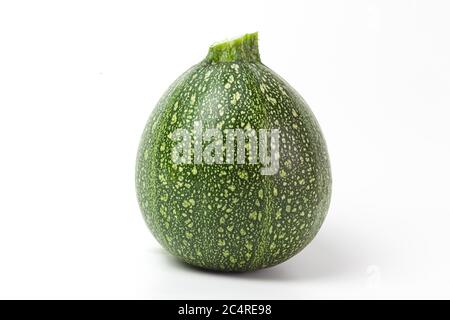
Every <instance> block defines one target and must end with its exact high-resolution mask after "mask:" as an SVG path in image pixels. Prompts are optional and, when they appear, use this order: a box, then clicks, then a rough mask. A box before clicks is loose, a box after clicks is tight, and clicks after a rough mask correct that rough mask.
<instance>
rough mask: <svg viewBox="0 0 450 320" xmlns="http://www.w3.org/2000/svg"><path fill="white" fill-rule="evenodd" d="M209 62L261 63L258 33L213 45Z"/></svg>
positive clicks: (207, 58) (209, 53)
mask: <svg viewBox="0 0 450 320" xmlns="http://www.w3.org/2000/svg"><path fill="white" fill-rule="evenodd" d="M206 60H207V61H211V62H233V61H247V62H261V59H260V57H259V50H258V32H255V33H247V34H245V35H243V36H242V37H240V38H236V39H233V40H230V41H224V42H220V43H217V44H213V45H212V46H211V47H209V51H208V55H207V56H206Z"/></svg>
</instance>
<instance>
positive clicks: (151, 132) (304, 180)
mask: <svg viewBox="0 0 450 320" xmlns="http://www.w3.org/2000/svg"><path fill="white" fill-rule="evenodd" d="M209 129H210V130H209ZM260 129H261V131H260ZM208 130H209V131H210V134H209V135H208V134H207V131H208ZM233 130H234V131H233ZM211 132H212V133H211ZM217 132H220V133H221V134H222V135H221V136H220V135H217ZM230 132H231V133H230ZM242 132H244V133H245V135H244V137H243V138H242V135H241V136H240V138H239V136H238V133H242ZM261 132H262V134H261ZM258 133H259V135H258ZM269 133H270V135H269ZM181 134H184V135H186V134H189V136H188V137H182V136H181ZM228 134H229V135H228ZM233 137H234V140H233ZM264 137H266V138H264ZM225 138H227V140H226V139H225ZM228 138H230V139H229V140H228ZM255 138H256V139H255ZM258 138H259V140H258V143H257V144H256V145H255V143H254V142H255V141H256V140H257V139H258ZM242 139H244V140H242ZM252 139H253V140H252ZM225 140H226V141H225ZM238 144H239V146H240V147H241V149H238V147H239V146H238ZM180 146H181V147H180ZM255 146H256V147H259V150H258V151H256V149H255ZM272 147H273V148H272ZM233 148H235V150H234V153H233V151H229V150H232V149H233ZM242 148H244V149H242ZM239 150H240V151H239ZM221 151H222V152H221ZM228 152H229V153H228ZM243 152H244V153H243ZM177 155H178V156H177ZM242 155H244V156H245V159H243V158H242V157H241V158H239V157H240V156H242ZM264 155H266V156H264ZM136 188H137V196H138V200H139V205H140V208H141V211H142V213H143V216H144V218H145V221H146V223H147V225H148V227H149V228H150V230H151V232H152V233H153V235H154V236H155V237H156V239H157V240H158V241H159V243H160V244H161V245H162V246H163V247H164V248H166V249H167V250H168V251H169V252H170V253H171V254H173V255H174V256H176V257H178V258H180V259H182V260H183V261H185V262H187V263H189V264H192V265H195V266H198V267H202V268H206V269H213V270H219V271H250V270H256V269H260V268H264V267H269V266H273V265H276V264H279V263H281V262H283V261H285V260H287V259H289V258H290V257H292V256H294V255H295V254H296V253H298V252H299V251H300V250H301V249H303V248H304V247H305V246H306V245H307V244H308V243H309V242H310V241H311V240H312V239H313V238H314V236H315V235H316V234H317V232H318V230H319V228H320V226H321V225H322V222H323V220H324V218H325V216H326V213H327V210H328V207H329V203H330V196H331V173H330V165H329V160H328V153H327V148H326V144H325V140H324V138H323V135H322V133H321V130H320V128H319V124H318V123H317V121H316V119H315V117H314V115H313V113H312V112H311V110H310V109H309V107H308V106H307V104H306V102H305V101H304V100H303V98H302V97H301V96H300V95H299V94H298V93H297V92H296V91H295V90H294V89H293V88H292V87H291V86H290V85H289V84H287V83H286V81H284V80H283V79H282V78H281V77H279V76H278V75H277V74H276V73H274V72H273V71H272V70H270V69H269V68H268V67H266V66H265V65H264V64H262V63H261V61H260V57H259V51H258V36H257V34H256V33H254V34H247V35H245V36H243V37H242V38H239V39H235V40H232V41H229V42H224V43H220V44H216V45H213V46H211V47H210V49H209V53H208V55H207V57H206V58H205V59H204V60H203V61H202V62H200V63H199V64H197V65H195V66H193V67H192V68H190V69H189V70H188V71H186V72H185V73H184V74H183V75H181V76H180V77H179V78H178V79H177V80H176V81H175V82H174V83H173V84H172V85H171V86H170V88H169V89H168V91H167V92H166V93H165V94H164V96H163V97H162V98H161V99H160V101H159V102H158V105H157V106H156V108H155V109H154V111H153V113H152V114H151V116H150V119H149V120H148V123H147V125H146V127H145V130H144V133H143V135H142V138H141V143H140V146H139V151H138V156H137V164H136Z"/></svg>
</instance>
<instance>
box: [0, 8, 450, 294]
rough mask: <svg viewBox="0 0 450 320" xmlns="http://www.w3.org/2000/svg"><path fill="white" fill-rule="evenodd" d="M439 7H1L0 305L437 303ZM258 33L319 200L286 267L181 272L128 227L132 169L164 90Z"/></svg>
mask: <svg viewBox="0 0 450 320" xmlns="http://www.w3.org/2000/svg"><path fill="white" fill-rule="evenodd" d="M449 10H450V4H449V2H448V1H378V0H376V1H375V0H373V1H360V0H358V1H357V0H355V1H331V0H330V1H317V0H315V1H312V0H311V1H298V0H297V1H271V2H268V1H234V0H229V1H225V2H223V1H217V2H213V1H193V0H191V1H158V2H157V1H70V2H69V1H40V2H37V1H28V2H25V1H2V2H1V4H0V147H1V149H0V150H1V151H0V152H1V153H0V298H194V299H195V298H248V299H252V298H254V299H258V298H288V299H296V298H450V293H449V292H450V273H449V272H448V270H450V250H449V248H448V245H449V243H450V232H449V227H450V215H449V214H450V204H449V184H448V181H450V171H449V168H448V166H449V163H450V143H449V138H450V128H449V125H448V119H449V117H450V42H449V41H448V40H449V38H450V20H449V19H448V12H449ZM256 30H257V31H259V32H260V50H261V56H262V59H263V62H264V63H265V64H266V65H268V66H269V67H271V68H272V69H273V70H275V71H276V72H277V73H279V74H280V75H282V76H283V77H284V78H285V79H286V80H287V81H288V82H289V83H290V84H291V85H292V86H294V87H295V88H296V89H297V90H298V91H299V92H300V93H301V94H302V95H303V96H304V98H305V99H306V100H307V101H308V103H309V104H310V106H311V107H312V109H313V111H314V113H315V114H316V116H317V118H318V119H319V122H320V124H321V126H322V128H323V131H324V133H325V136H326V138H327V141H328V146H329V152H330V156H331V161H332V169H333V178H334V189H333V199H332V205H331V209H330V211H329V215H328V218H327V219H326V221H325V224H324V226H323V228H322V230H321V232H320V233H319V235H318V236H317V238H316V239H315V240H314V241H313V243H312V244H311V245H310V246H309V247H308V248H306V249H305V250H304V251H303V252H302V253H301V254H299V255H297V256H296V257H295V258H293V259H291V260H290V261H288V262H286V263H284V264H282V265H280V266H278V267H275V268H272V269H268V270H263V271H260V272H256V273H251V274H239V275H226V274H216V273H206V272H200V271H198V270H193V269H191V268H189V267H186V266H184V265H181V264H180V263H177V262H176V261H174V260H173V259H172V258H171V257H169V256H168V255H167V254H165V252H164V251H163V250H162V249H160V247H159V245H158V244H157V243H156V241H155V240H154V239H153V237H152V236H151V234H150V233H149V232H148V230H147V228H146V226H145V224H144V221H143V219H142V218H141V215H140V212H139V208H138V205H137V201H136V197H135V192H134V161H135V155H136V150H137V146H138V142H139V138H140V134H141V132H142V130H143V128H144V124H145V122H146V120H147V117H148V116H149V114H150V111H151V109H152V107H153V106H154V105H155V103H156V102H157V100H158V99H159V97H160V96H161V95H162V93H163V91H164V90H165V89H166V88H167V87H168V85H169V84H170V83H171V82H172V81H173V80H174V79H175V78H176V77H177V76H178V75H179V74H180V73H181V72H183V71H184V70H185V69H187V68H188V67H190V66H191V65H193V64H195V63H197V62H198V61H200V60H201V59H202V58H203V57H204V56H205V55H206V51H207V49H208V46H209V45H210V44H211V43H213V42H215V41H219V40H223V39H224V38H227V37H234V36H237V35H240V34H242V33H246V32H253V31H256Z"/></svg>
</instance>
